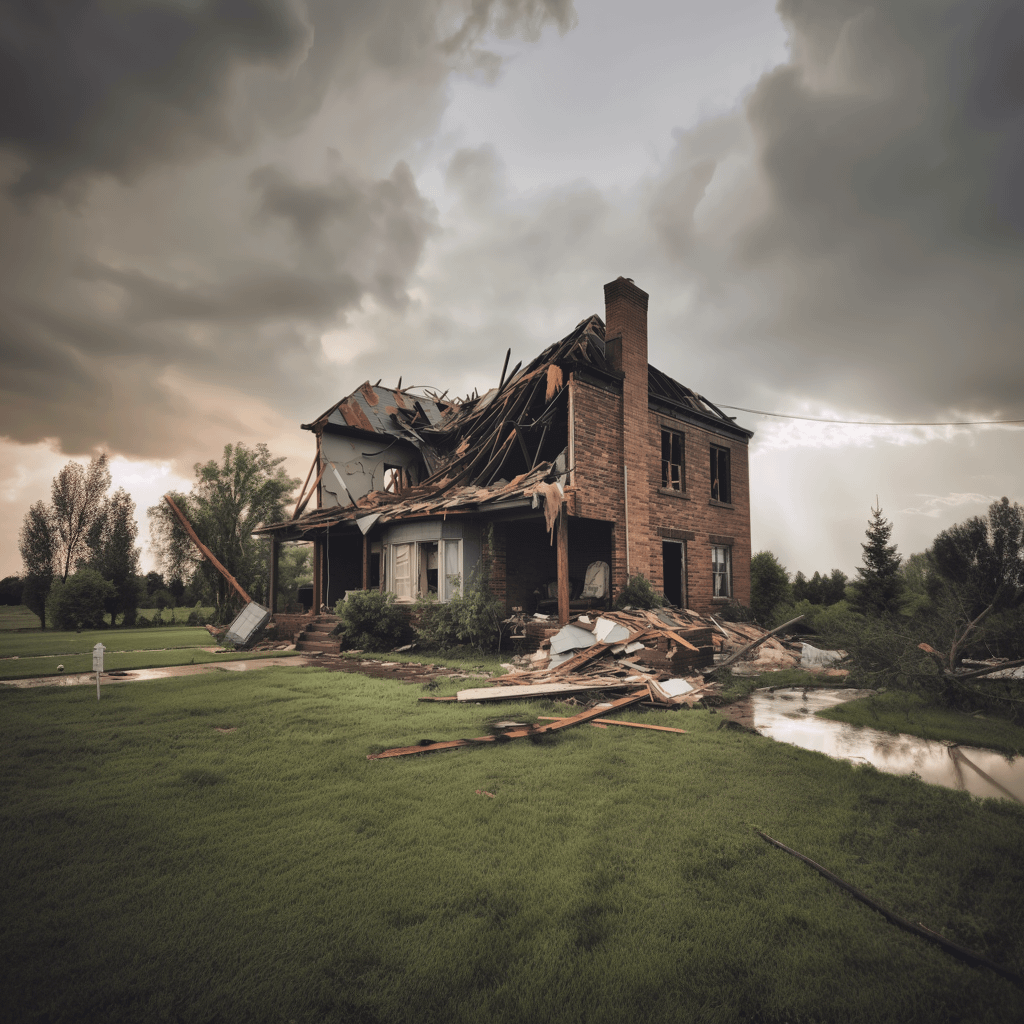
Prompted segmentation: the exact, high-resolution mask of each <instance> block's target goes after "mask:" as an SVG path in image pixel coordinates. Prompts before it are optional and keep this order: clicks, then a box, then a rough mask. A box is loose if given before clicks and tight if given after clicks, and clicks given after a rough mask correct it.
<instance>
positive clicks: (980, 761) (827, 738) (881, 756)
mask: <svg viewBox="0 0 1024 1024" xmlns="http://www.w3.org/2000/svg"><path fill="white" fill-rule="evenodd" d="M859 694H860V691H858V690H812V691H809V692H807V693H804V692H803V691H801V690H776V691H775V692H774V693H755V694H753V695H752V696H751V698H750V702H751V707H752V709H753V713H754V728H755V729H757V731H758V732H759V733H761V735H762V736H769V737H771V738H772V739H773V740H780V741H781V742H783V743H792V744H794V745H795V746H797V747H803V748H804V749H805V750H817V751H819V752H820V753H822V754H829V755H830V756H831V757H839V758H842V759H843V760H845V761H852V762H854V763H855V764H862V763H864V762H868V763H870V764H873V765H874V766H875V767H876V768H877V769H878V770H879V771H883V772H891V773H892V774H893V775H910V774H911V773H914V774H916V775H919V776H920V777H921V778H922V779H923V780H924V781H925V782H930V783H933V784H934V785H937V786H948V787H949V788H950V789H966V790H967V791H968V792H969V793H973V794H974V795H975V796H985V797H990V796H991V797H1003V798H1012V799H1016V800H1018V801H1020V802H1021V803H1024V758H1007V757H1004V756H1003V755H1002V754H998V753H996V752H995V751H992V750H981V749H979V748H978V747H950V746H947V745H946V744H945V743H940V742H938V741H937V740H923V739H919V738H918V737H916V736H906V735H903V734H902V733H901V734H899V735H893V734H892V733H888V732H879V731H878V730H877V729H867V728H864V727H862V726H856V725H849V724H847V723H846V722H830V721H828V720H827V719H824V718H817V717H815V714H814V712H815V711H820V710H822V709H824V708H830V707H834V706H835V705H836V704H841V703H843V702H844V701H847V700H851V699H852V698H853V697H854V696H857V695H859Z"/></svg>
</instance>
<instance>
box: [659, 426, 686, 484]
mask: <svg viewBox="0 0 1024 1024" xmlns="http://www.w3.org/2000/svg"><path fill="white" fill-rule="evenodd" d="M684 451H685V448H684V444H683V435H682V434H680V433H679V432H678V431H676V430H663V431H662V432H661V486H662V487H663V488H665V489H666V490H669V491H679V492H680V493H681V492H682V491H685V490H686V473H685V471H684V463H683V452H684Z"/></svg>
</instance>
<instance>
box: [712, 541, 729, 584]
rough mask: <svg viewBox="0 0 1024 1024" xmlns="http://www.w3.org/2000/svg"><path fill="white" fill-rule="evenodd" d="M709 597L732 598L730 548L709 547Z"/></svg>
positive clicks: (716, 545) (718, 545)
mask: <svg viewBox="0 0 1024 1024" xmlns="http://www.w3.org/2000/svg"><path fill="white" fill-rule="evenodd" d="M711 596H712V597H732V548H730V547H725V546H723V545H721V544H714V545H712V547H711Z"/></svg>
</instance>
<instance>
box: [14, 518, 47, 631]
mask: <svg viewBox="0 0 1024 1024" xmlns="http://www.w3.org/2000/svg"><path fill="white" fill-rule="evenodd" d="M18 549H19V550H20V551H21V559H22V561H23V562H24V564H25V576H24V581H25V585H24V587H23V589H22V597H21V599H22V601H23V602H24V603H25V605H26V607H27V608H28V609H29V611H33V612H35V613H36V615H38V616H39V621H40V624H41V626H42V628H43V629H46V597H47V595H48V594H49V592H50V585H51V584H52V583H53V565H54V555H55V552H54V527H53V520H52V517H51V514H50V509H49V508H48V507H47V506H46V504H45V503H44V502H42V501H37V502H36V503H35V504H34V505H33V506H32V507H31V508H30V509H29V510H28V512H27V514H26V515H25V521H24V522H23V523H22V524H21V534H20V536H19V537H18Z"/></svg>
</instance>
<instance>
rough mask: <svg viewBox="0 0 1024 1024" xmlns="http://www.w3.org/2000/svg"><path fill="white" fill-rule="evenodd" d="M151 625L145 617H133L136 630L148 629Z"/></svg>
mask: <svg viewBox="0 0 1024 1024" xmlns="http://www.w3.org/2000/svg"><path fill="white" fill-rule="evenodd" d="M152 625H153V623H152V622H150V621H149V619H147V618H146V616H145V615H137V616H136V617H135V628H136V629H149V627H150V626H152Z"/></svg>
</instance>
